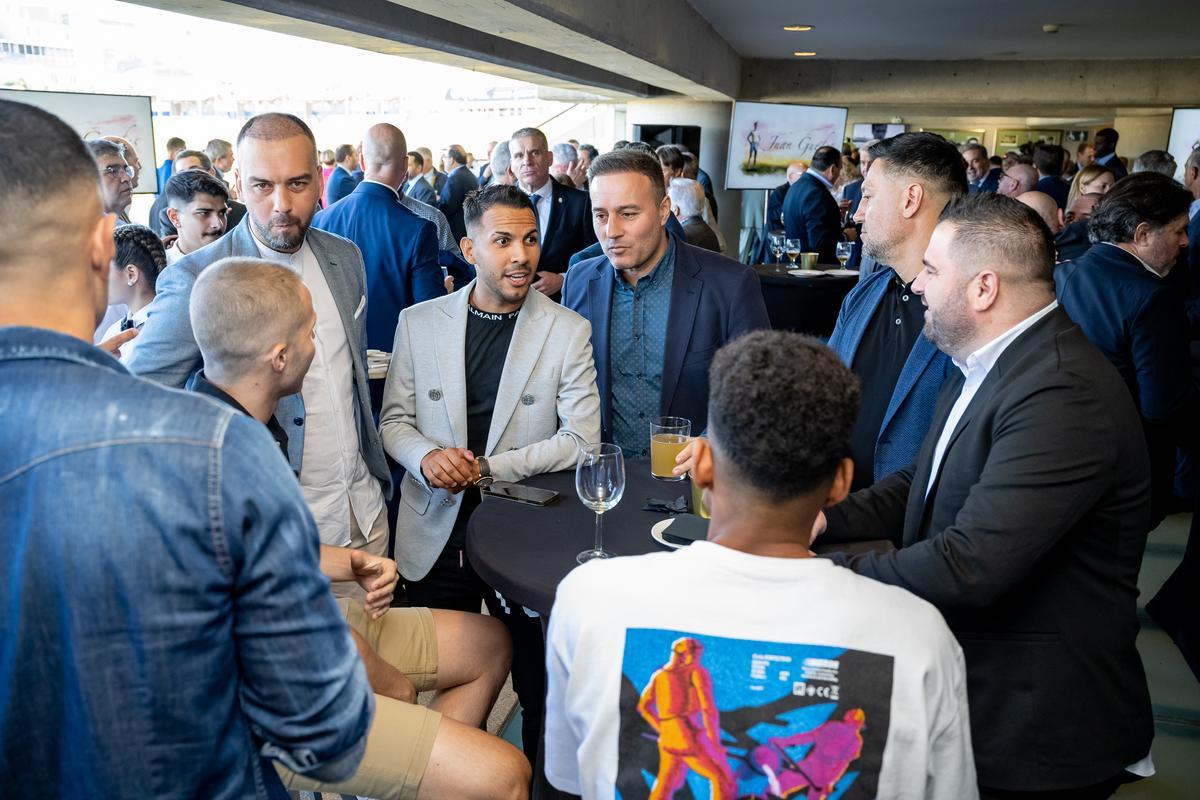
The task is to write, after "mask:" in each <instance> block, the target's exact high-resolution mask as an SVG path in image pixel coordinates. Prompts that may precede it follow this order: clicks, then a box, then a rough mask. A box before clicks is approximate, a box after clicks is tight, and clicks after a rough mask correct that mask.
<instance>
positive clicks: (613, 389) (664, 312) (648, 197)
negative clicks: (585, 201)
mask: <svg viewBox="0 0 1200 800" xmlns="http://www.w3.org/2000/svg"><path fill="white" fill-rule="evenodd" d="M588 190H589V192H590V194H591V200H592V209H593V212H594V214H595V219H596V231H597V233H598V234H599V236H600V244H601V245H602V246H603V248H604V255H603V256H600V257H597V258H592V259H588V260H587V261H583V262H580V263H579V264H576V265H575V266H574V267H572V268H571V269H570V271H569V272H568V273H567V279H566V283H565V284H564V285H563V298H562V302H563V305H564V306H566V307H567V308H570V309H572V310H574V311H577V312H579V313H580V314H582V315H583V316H584V317H586V318H587V319H588V320H589V321H590V322H591V323H592V354H593V357H594V358H595V360H596V383H597V386H598V388H599V390H600V424H601V428H602V436H603V438H604V441H606V442H615V443H616V444H617V445H619V446H620V447H621V448H622V449H623V450H624V451H625V454H626V456H627V457H630V458H647V457H649V448H650V422H651V420H652V419H653V418H654V417H657V416H659V415H667V416H677V417H684V418H686V419H688V420H690V421H691V423H692V433H694V434H698V433H702V432H703V431H704V430H705V428H706V427H707V425H708V367H709V364H710V363H711V361H712V358H713V355H714V354H715V353H716V352H717V350H718V349H719V348H720V347H721V346H722V345H723V344H725V343H726V342H728V341H730V340H731V339H734V338H736V337H737V336H738V335H740V334H742V333H745V332H746V331H750V330H756V329H759V328H768V327H770V322H769V321H768V319H767V308H766V305H765V304H764V303H763V298H762V290H761V289H760V288H759V284H758V275H757V274H756V273H755V272H754V271H753V270H752V269H750V268H749V267H747V266H745V265H743V264H739V263H738V262H736V261H732V260H730V259H728V258H725V257H724V256H721V255H718V254H716V253H710V252H708V251H706V250H701V249H699V248H696V247H692V246H691V245H689V244H687V243H686V242H684V240H683V238H682V237H679V236H674V235H671V234H668V233H667V231H666V229H665V228H664V225H665V223H666V221H667V218H668V217H670V215H671V206H670V201H669V199H668V198H667V196H666V191H665V187H664V186H663V180H662V170H661V168H660V167H659V164H658V159H656V158H654V157H653V156H651V155H647V154H645V153H642V152H639V151H636V150H616V151H613V152H610V153H605V154H604V155H602V156H600V157H599V158H597V159H596V160H595V161H593V162H592V165H591V167H590V168H589V170H588Z"/></svg>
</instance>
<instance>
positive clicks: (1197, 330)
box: [1176, 211, 1200, 341]
mask: <svg viewBox="0 0 1200 800" xmlns="http://www.w3.org/2000/svg"><path fill="white" fill-rule="evenodd" d="M1176 269H1178V267H1176ZM1187 271H1188V289H1187V296H1186V297H1185V298H1184V301H1183V305H1184V308H1185V309H1186V310H1187V317H1188V328H1189V329H1190V331H1191V338H1192V340H1193V341H1195V340H1197V339H1200V211H1197V212H1196V213H1195V214H1193V215H1192V219H1191V221H1190V222H1188V248H1187Z"/></svg>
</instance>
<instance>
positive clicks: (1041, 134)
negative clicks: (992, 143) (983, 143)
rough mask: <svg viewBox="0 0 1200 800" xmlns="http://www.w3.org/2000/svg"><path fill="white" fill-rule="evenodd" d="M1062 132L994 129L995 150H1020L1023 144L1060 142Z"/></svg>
mask: <svg viewBox="0 0 1200 800" xmlns="http://www.w3.org/2000/svg"><path fill="white" fill-rule="evenodd" d="M1062 133H1063V132H1062V131H1047V130H999V131H996V152H997V153H1005V152H1007V151H1009V150H1020V149H1021V146H1022V145H1025V144H1029V145H1035V144H1062Z"/></svg>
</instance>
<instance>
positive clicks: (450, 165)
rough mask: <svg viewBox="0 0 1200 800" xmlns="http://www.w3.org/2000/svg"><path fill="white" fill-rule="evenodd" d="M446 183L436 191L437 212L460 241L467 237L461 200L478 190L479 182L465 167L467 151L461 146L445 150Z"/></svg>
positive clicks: (453, 145) (455, 145) (451, 146)
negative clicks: (440, 213) (446, 221)
mask: <svg viewBox="0 0 1200 800" xmlns="http://www.w3.org/2000/svg"><path fill="white" fill-rule="evenodd" d="M446 167H447V169H448V172H447V174H446V182H445V183H444V184H443V185H442V188H441V189H440V190H439V191H438V201H437V207H438V210H439V211H441V212H442V213H443V214H445V215H446V219H448V220H449V221H450V230H451V231H453V232H454V235H455V236H457V237H458V238H459V240H462V238H463V237H464V236H466V235H467V226H466V224H465V223H464V222H463V206H462V204H463V200H464V199H465V198H466V196H467V193H468V192H473V191H474V190H476V189H478V188H479V181H477V180H476V179H475V176H474V175H473V174H472V173H471V170H470V169H468V167H467V151H466V150H464V149H463V148H462V145H458V144H452V145H450V147H448V148H447V149H446Z"/></svg>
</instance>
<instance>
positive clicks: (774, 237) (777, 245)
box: [768, 233, 783, 264]
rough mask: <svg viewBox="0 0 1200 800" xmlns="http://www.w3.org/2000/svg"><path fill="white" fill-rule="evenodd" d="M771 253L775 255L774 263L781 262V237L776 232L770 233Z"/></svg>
mask: <svg viewBox="0 0 1200 800" xmlns="http://www.w3.org/2000/svg"><path fill="white" fill-rule="evenodd" d="M768 241H769V242H770V243H771V255H772V256H774V257H775V262H774V263H776V264H782V263H783V237H782V236H780V235H779V234H778V233H772V234H771V237H770V239H769V240H768Z"/></svg>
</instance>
